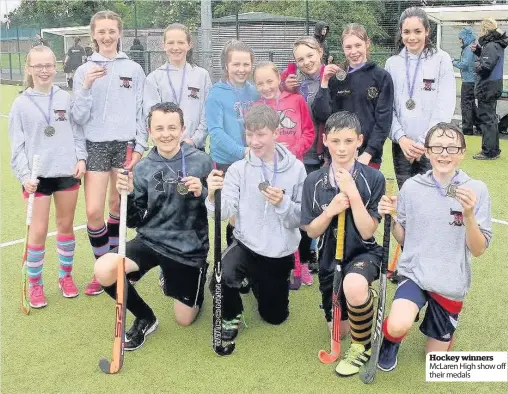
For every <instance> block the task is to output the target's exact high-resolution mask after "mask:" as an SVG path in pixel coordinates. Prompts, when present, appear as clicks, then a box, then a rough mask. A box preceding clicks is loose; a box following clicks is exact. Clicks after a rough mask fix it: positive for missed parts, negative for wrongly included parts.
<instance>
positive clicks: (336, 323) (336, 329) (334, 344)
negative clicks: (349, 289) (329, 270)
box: [318, 212, 346, 364]
mask: <svg viewBox="0 0 508 394" xmlns="http://www.w3.org/2000/svg"><path fill="white" fill-rule="evenodd" d="M345 227H346V212H341V213H340V214H339V218H338V221H337V246H336V248H335V272H334V274H333V293H332V307H333V310H332V319H333V325H332V333H331V351H330V353H328V352H327V351H326V350H320V351H319V353H318V357H319V361H321V362H322V363H323V364H331V363H333V362H335V361H337V359H338V358H339V357H340V321H341V315H342V313H341V309H340V292H341V288H342V266H341V264H342V260H343V258H344V239H345V238H346V237H345V235H346V234H345Z"/></svg>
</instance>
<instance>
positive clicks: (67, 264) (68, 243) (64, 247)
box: [56, 234, 76, 278]
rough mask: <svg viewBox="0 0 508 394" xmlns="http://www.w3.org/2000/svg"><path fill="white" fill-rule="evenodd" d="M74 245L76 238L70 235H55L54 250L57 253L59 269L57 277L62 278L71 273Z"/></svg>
mask: <svg viewBox="0 0 508 394" xmlns="http://www.w3.org/2000/svg"><path fill="white" fill-rule="evenodd" d="M75 247H76V239H75V238H74V234H72V235H62V234H57V235H56V252H57V254H58V262H59V263H60V269H59V271H58V277H59V278H63V277H64V276H66V275H71V273H72V264H73V263H74V248H75Z"/></svg>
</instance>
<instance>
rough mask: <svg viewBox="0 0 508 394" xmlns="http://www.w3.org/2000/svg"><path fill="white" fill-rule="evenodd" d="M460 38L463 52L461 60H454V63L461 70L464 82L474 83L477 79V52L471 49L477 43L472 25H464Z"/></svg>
mask: <svg viewBox="0 0 508 394" xmlns="http://www.w3.org/2000/svg"><path fill="white" fill-rule="evenodd" d="M459 38H461V39H462V54H461V55H460V61H459V60H456V59H454V60H453V65H454V66H455V67H457V68H458V69H459V70H460V75H461V77H462V82H466V83H474V82H475V80H476V72H475V65H474V61H475V54H474V53H473V51H472V50H471V45H473V44H474V43H475V41H476V37H475V35H474V33H473V31H472V30H471V28H470V27H464V28H463V29H462V30H461V31H460V33H459Z"/></svg>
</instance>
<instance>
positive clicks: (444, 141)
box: [378, 123, 492, 371]
mask: <svg viewBox="0 0 508 394" xmlns="http://www.w3.org/2000/svg"><path fill="white" fill-rule="evenodd" d="M425 149H426V152H425V155H426V156H427V157H428V158H429V160H430V163H431V165H432V170H429V171H427V172H426V173H425V174H421V175H416V176H414V177H413V178H411V179H409V180H408V181H406V183H404V186H403V187H402V189H401V190H400V193H399V196H398V197H391V198H389V197H387V196H383V198H382V199H381V201H380V203H379V213H380V214H381V215H386V214H389V215H392V233H393V235H394V237H395V239H396V240H397V242H398V243H399V244H401V245H403V246H404V250H403V252H402V255H401V257H400V260H399V265H398V270H399V276H400V277H401V278H400V280H399V285H398V287H397V290H396V292H395V296H394V301H393V304H392V307H391V311H390V314H389V316H388V318H387V319H385V321H384V324H383V334H384V339H383V344H382V346H381V352H380V357H379V362H378V367H379V369H381V370H383V371H391V370H393V369H394V368H395V367H396V366H397V352H398V350H399V346H400V343H401V341H402V339H403V338H404V336H405V335H406V334H407V332H408V331H409V329H410V328H411V326H412V325H413V322H414V321H415V318H417V316H418V313H419V311H420V310H421V309H422V308H423V307H424V305H425V304H427V310H426V312H425V317H424V319H423V322H422V323H421V324H420V331H421V332H422V333H423V334H425V335H426V336H427V338H428V339H427V346H426V351H427V352H436V351H448V350H450V348H451V345H452V340H453V334H454V333H455V330H456V327H457V323H458V318H459V313H460V311H461V309H462V302H463V300H464V298H465V296H466V293H467V291H468V290H469V288H470V286H471V255H473V256H475V257H478V256H481V255H482V254H483V253H484V252H485V249H486V248H487V247H488V246H489V243H490V239H491V237H492V224H491V217H490V196H489V193H488V190H487V186H486V185H485V184H484V183H483V182H481V181H478V180H474V179H471V178H470V177H469V176H468V175H467V174H466V173H465V172H463V171H462V170H458V167H459V165H460V163H461V162H462V160H463V159H464V153H465V151H466V142H465V139H464V135H463V134H462V132H461V131H460V130H459V129H458V128H456V127H455V126H453V125H452V124H449V123H439V124H437V125H436V126H434V127H432V128H431V129H430V130H429V132H428V134H427V137H426V139H425ZM394 212H396V215H395V214H394Z"/></svg>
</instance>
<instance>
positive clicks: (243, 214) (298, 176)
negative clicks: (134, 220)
mask: <svg viewBox="0 0 508 394" xmlns="http://www.w3.org/2000/svg"><path fill="white" fill-rule="evenodd" d="M278 127H279V116H278V114H277V113H276V112H275V111H274V110H273V109H272V108H270V107H269V106H267V105H264V104H260V105H255V106H253V107H251V109H249V111H248V112H247V114H246V116H245V137H246V140H247V145H248V147H249V149H250V151H249V152H248V154H247V155H246V157H245V158H244V159H242V160H240V161H237V162H235V163H233V164H232V165H231V166H230V167H229V169H228V171H227V172H226V176H225V177H224V178H223V177H222V175H223V172H222V171H219V170H213V171H212V172H211V173H210V175H209V177H208V180H207V183H208V199H207V200H206V207H207V208H208V212H209V213H210V214H212V213H214V212H215V207H214V203H215V191H216V190H222V192H221V198H222V200H221V216H222V220H225V219H227V218H230V217H234V218H235V229H234V232H233V236H234V241H233V243H232V244H231V245H230V246H229V247H228V248H227V249H226V251H225V252H224V254H223V256H222V267H223V271H222V281H223V283H224V285H223V287H222V296H223V299H222V305H223V319H224V320H223V329H222V335H223V339H224V340H225V341H232V340H233V339H234V338H235V337H236V336H237V334H238V328H239V323H240V318H241V314H242V311H243V304H242V299H241V297H240V287H241V284H242V281H243V279H244V278H248V280H249V283H250V284H251V285H252V292H253V294H254V296H255V297H256V299H257V301H258V311H259V314H260V315H261V317H262V318H263V320H265V321H266V322H267V323H270V324H281V323H282V322H284V321H285V320H286V319H287V318H288V316H289V273H290V271H291V270H292V269H293V267H294V253H295V252H296V251H297V250H298V245H299V243H300V231H299V224H300V204H301V196H302V187H303V181H304V180H305V176H306V172H305V167H304V165H303V163H302V162H301V161H299V160H297V158H296V157H295V156H294V155H293V154H292V153H291V152H290V151H289V150H288V149H287V148H285V147H284V146H283V145H280V144H278V143H276V140H277V137H278V134H279V131H278ZM214 287H215V283H214V279H212V282H211V283H210V288H211V289H214ZM212 294H213V292H212Z"/></svg>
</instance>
